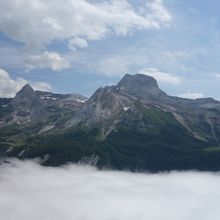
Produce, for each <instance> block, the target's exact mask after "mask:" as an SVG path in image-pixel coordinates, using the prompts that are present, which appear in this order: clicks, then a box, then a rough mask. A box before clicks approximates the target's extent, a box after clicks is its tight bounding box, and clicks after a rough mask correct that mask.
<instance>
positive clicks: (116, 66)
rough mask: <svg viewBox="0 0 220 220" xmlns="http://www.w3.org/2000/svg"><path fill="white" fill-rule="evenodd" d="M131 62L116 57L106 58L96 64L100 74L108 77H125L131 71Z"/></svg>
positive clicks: (118, 56) (121, 57)
mask: <svg viewBox="0 0 220 220" xmlns="http://www.w3.org/2000/svg"><path fill="white" fill-rule="evenodd" d="M129 65H130V61H129V60H128V59H126V57H123V56H120V55H114V56H110V57H105V58H104V59H101V60H100V61H98V62H97V63H96V64H95V69H96V71H98V73H100V74H103V75H106V76H110V77H111V76H123V75H124V74H125V73H127V72H128V71H129Z"/></svg>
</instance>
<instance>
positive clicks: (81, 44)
mask: <svg viewBox="0 0 220 220" xmlns="http://www.w3.org/2000/svg"><path fill="white" fill-rule="evenodd" d="M68 47H69V48H70V49H71V50H76V48H85V47H88V43H87V41H86V40H85V39H83V38H80V37H74V38H71V39H70V40H69V44H68Z"/></svg>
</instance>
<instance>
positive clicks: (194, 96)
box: [178, 92, 204, 99]
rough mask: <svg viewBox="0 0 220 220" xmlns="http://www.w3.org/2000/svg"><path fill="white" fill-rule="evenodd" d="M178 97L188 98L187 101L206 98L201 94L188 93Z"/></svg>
mask: <svg viewBox="0 0 220 220" xmlns="http://www.w3.org/2000/svg"><path fill="white" fill-rule="evenodd" d="M178 97H181V98H186V99H200V98H204V95H203V94H202V93H200V92H187V93H184V94H180V95H178Z"/></svg>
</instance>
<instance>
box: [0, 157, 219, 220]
mask: <svg viewBox="0 0 220 220" xmlns="http://www.w3.org/2000/svg"><path fill="white" fill-rule="evenodd" d="M0 195H1V196H0V217H1V219H8V220H15V219H16V220H29V219H32V220H39V219H41V220H50V219H51V220H58V219H59V220H60V219H63V220H93V219H94V220H118V219H119V220H137V219H138V220H146V219H147V220H174V219H175V220H176V219H178V220H183V219H184V220H185V219H187V220H197V219H198V220H207V219H217V218H218V216H219V214H220V211H219V203H220V175H219V174H213V173H201V172H172V173H161V174H134V173H129V172H116V171H98V170H97V169H96V168H93V167H89V166H82V165H68V166H63V167H57V168H51V167H42V166H40V165H39V164H38V163H37V162H34V161H23V162H22V161H18V160H11V163H10V164H1V165H0Z"/></svg>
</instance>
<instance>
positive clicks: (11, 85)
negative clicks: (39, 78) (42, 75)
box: [0, 69, 52, 98]
mask: <svg viewBox="0 0 220 220" xmlns="http://www.w3.org/2000/svg"><path fill="white" fill-rule="evenodd" d="M27 83H29V84H30V85H31V86H32V87H33V89H35V90H42V91H51V90H52V87H51V85H50V84H48V83H45V82H30V81H27V80H25V79H23V78H21V77H17V78H16V79H12V78H11V77H10V75H9V73H7V72H6V71H5V70H3V69H0V97H1V98H2V97H5V98H11V97H14V96H15V95H16V93H17V92H18V91H19V90H20V89H21V88H22V87H23V86H24V85H25V84H27Z"/></svg>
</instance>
